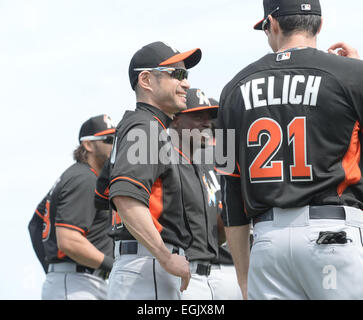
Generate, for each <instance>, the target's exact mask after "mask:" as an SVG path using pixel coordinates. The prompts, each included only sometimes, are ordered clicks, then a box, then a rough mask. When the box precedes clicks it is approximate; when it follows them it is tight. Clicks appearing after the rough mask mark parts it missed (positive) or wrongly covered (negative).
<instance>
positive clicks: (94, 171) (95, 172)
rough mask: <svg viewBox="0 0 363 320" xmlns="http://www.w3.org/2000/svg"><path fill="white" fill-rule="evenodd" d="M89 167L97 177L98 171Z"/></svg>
mask: <svg viewBox="0 0 363 320" xmlns="http://www.w3.org/2000/svg"><path fill="white" fill-rule="evenodd" d="M89 169H90V170H91V171H92V172H93V173H94V174H95V175H96V177H98V173H97V171H96V170H95V169H93V168H91V167H90V168H89Z"/></svg>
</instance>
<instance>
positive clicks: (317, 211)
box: [253, 206, 345, 225]
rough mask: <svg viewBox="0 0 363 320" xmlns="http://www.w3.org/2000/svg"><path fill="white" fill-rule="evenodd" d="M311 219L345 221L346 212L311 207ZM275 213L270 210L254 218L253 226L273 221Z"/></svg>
mask: <svg viewBox="0 0 363 320" xmlns="http://www.w3.org/2000/svg"><path fill="white" fill-rule="evenodd" d="M309 218H310V219H313V220H314V219H315V220H317V219H335V220H345V210H344V208H343V207H337V206H310V207H309ZM273 219H274V211H273V209H272V208H271V209H269V210H267V211H266V212H264V213H261V214H259V215H258V216H256V217H253V225H255V224H256V223H259V222H263V221H273Z"/></svg>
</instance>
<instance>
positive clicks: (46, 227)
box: [42, 200, 50, 241]
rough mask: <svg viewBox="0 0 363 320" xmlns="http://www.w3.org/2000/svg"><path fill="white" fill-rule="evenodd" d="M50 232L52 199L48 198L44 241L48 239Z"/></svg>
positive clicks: (44, 221)
mask: <svg viewBox="0 0 363 320" xmlns="http://www.w3.org/2000/svg"><path fill="white" fill-rule="evenodd" d="M49 234H50V201H49V200H47V202H46V203H45V212H44V216H43V233H42V239H43V241H47V240H48V238H49Z"/></svg>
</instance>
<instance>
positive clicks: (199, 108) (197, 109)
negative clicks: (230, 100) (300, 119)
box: [180, 106, 218, 113]
mask: <svg viewBox="0 0 363 320" xmlns="http://www.w3.org/2000/svg"><path fill="white" fill-rule="evenodd" d="M208 109H218V106H205V107H195V108H192V109H187V110H183V111H181V112H180V113H187V112H195V111H203V110H208Z"/></svg>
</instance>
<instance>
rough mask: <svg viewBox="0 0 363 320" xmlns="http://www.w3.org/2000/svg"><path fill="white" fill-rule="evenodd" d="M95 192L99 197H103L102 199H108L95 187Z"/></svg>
mask: <svg viewBox="0 0 363 320" xmlns="http://www.w3.org/2000/svg"><path fill="white" fill-rule="evenodd" d="M95 193H96V194H97V195H98V196H99V197H101V198H103V199H106V200H108V197H107V196H104V195H103V194H101V193H99V192H98V191H97V189H95Z"/></svg>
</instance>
